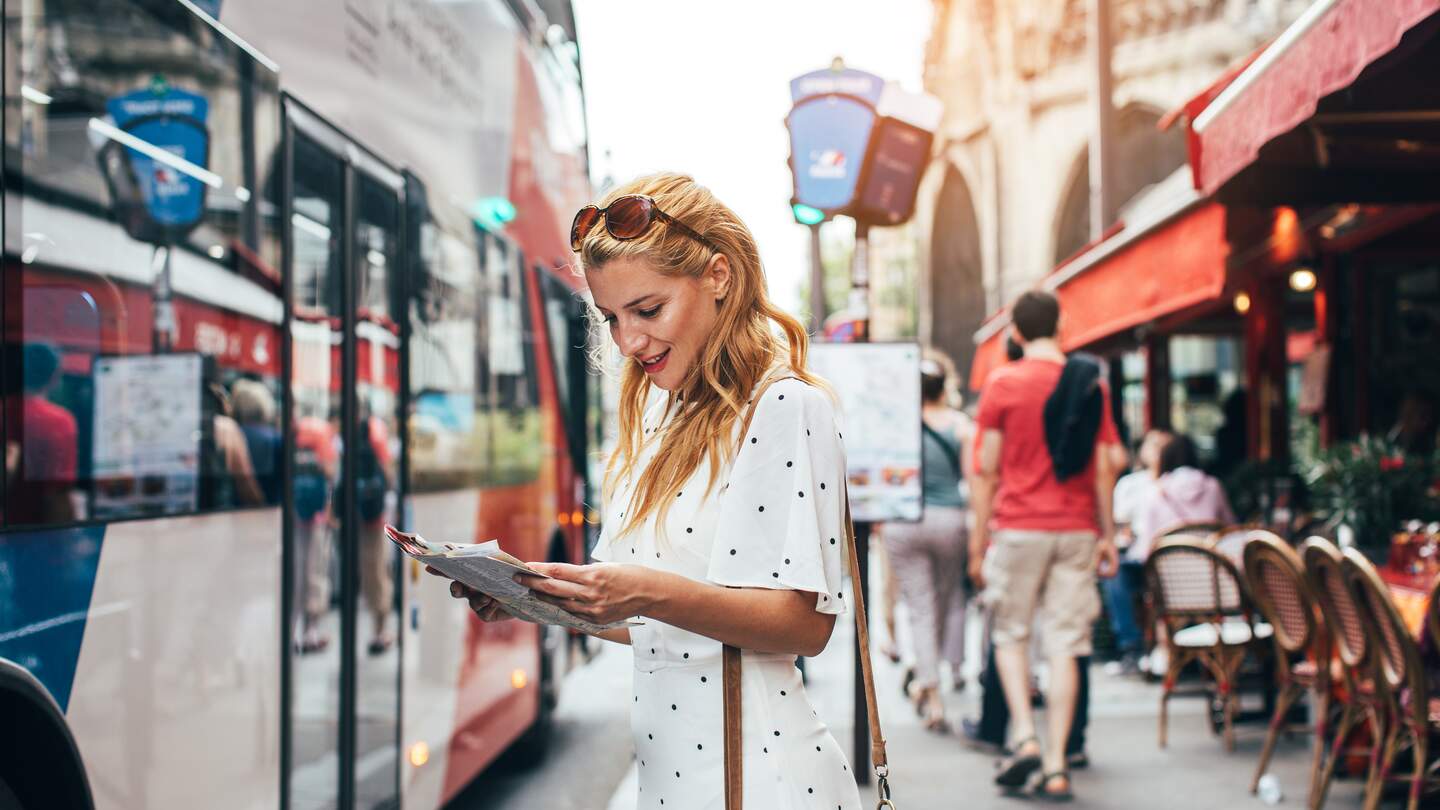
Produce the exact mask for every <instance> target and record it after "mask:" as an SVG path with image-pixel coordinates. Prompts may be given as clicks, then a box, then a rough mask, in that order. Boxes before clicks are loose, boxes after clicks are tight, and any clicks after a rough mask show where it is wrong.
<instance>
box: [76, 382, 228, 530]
mask: <svg viewBox="0 0 1440 810" xmlns="http://www.w3.org/2000/svg"><path fill="white" fill-rule="evenodd" d="M200 373H201V361H200V355H198V354H162V355H140V356H132V357H101V358H99V359H97V360H96V361H95V367H94V374H95V423H94V436H95V443H94V446H93V447H92V450H91V458H92V461H91V464H92V467H93V469H94V476H95V481H96V487H95V504H94V512H95V516H96V517H102V518H103V517H108V516H110V515H119V514H124V515H135V514H146V513H149V514H172V513H176V512H187V511H194V509H195V507H196V503H197V501H196V498H197V495H198V493H199V483H200V435H201V424H200V418H201V409H200Z"/></svg>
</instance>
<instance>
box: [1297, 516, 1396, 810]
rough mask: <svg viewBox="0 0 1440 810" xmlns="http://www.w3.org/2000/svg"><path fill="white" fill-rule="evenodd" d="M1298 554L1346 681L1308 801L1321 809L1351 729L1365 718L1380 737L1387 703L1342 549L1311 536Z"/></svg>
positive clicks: (1376, 749) (1375, 748)
mask: <svg viewBox="0 0 1440 810" xmlns="http://www.w3.org/2000/svg"><path fill="white" fill-rule="evenodd" d="M1300 558H1301V559H1302V560H1304V561H1305V575H1306V577H1307V578H1309V580H1310V589H1311V590H1312V591H1313V592H1314V593H1315V601H1316V602H1317V603H1318V604H1319V605H1320V615H1321V616H1322V617H1324V620H1325V625H1326V627H1327V628H1328V629H1329V631H1330V640H1331V642H1332V644H1333V645H1334V651H1335V655H1336V656H1337V657H1338V658H1339V659H1340V666H1341V671H1342V673H1343V678H1344V684H1345V700H1344V701H1343V702H1342V703H1341V711H1340V718H1339V721H1338V722H1337V723H1336V725H1335V735H1334V737H1333V738H1332V740H1331V742H1330V753H1329V755H1328V756H1327V757H1326V759H1325V763H1324V765H1322V766H1321V768H1320V776H1319V778H1318V779H1317V780H1316V782H1315V787H1314V790H1313V791H1312V793H1311V801H1310V805H1311V807H1312V808H1314V809H1315V810H1319V808H1320V807H1323V806H1324V804H1325V795H1326V792H1327V791H1328V790H1329V789H1330V780H1331V779H1332V778H1333V777H1334V775H1335V766H1336V764H1337V763H1339V762H1340V760H1341V758H1342V757H1344V756H1345V755H1346V754H1347V753H1348V751H1347V749H1346V748H1345V743H1346V741H1347V739H1348V738H1349V736H1350V732H1351V731H1352V730H1353V729H1354V728H1355V725H1356V724H1357V723H1359V722H1360V721H1361V720H1364V721H1366V722H1368V723H1369V724H1370V730H1371V734H1372V736H1371V739H1373V740H1382V739H1384V736H1385V727H1384V726H1385V710H1386V707H1385V705H1384V701H1382V700H1381V699H1380V696H1379V694H1378V693H1377V692H1376V686H1375V683H1376V681H1377V680H1378V678H1377V677H1376V673H1375V665H1374V655H1375V652H1374V645H1372V644H1371V643H1370V636H1369V635H1368V634H1367V632H1366V619H1365V618H1364V615H1363V614H1362V613H1361V608H1360V603H1359V601H1358V600H1356V598H1355V593H1354V591H1353V590H1352V589H1351V588H1350V586H1349V584H1348V583H1347V582H1346V578H1345V572H1344V570H1343V568H1342V562H1343V561H1344V559H1345V557H1344V555H1343V554H1341V553H1340V549H1339V548H1336V546H1335V544H1334V543H1331V542H1330V541H1328V540H1323V539H1321V538H1319V537H1312V538H1310V539H1309V540H1306V541H1305V542H1304V544H1303V545H1301V547H1300ZM1366 753H1368V754H1369V757H1370V773H1371V775H1372V776H1373V774H1374V773H1375V771H1376V768H1377V766H1378V760H1379V757H1380V746H1379V745H1372V746H1371V747H1370V748H1369V749H1368V750H1367V751H1366Z"/></svg>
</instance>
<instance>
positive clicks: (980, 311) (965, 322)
mask: <svg viewBox="0 0 1440 810" xmlns="http://www.w3.org/2000/svg"><path fill="white" fill-rule="evenodd" d="M929 306H930V342H931V343H932V344H933V345H934V346H936V347H937V348H939V349H940V350H942V351H944V352H945V353H946V354H948V355H950V357H951V358H953V359H954V361H955V368H956V370H957V371H958V372H959V373H960V380H961V387H962V389H963V388H964V387H965V383H966V382H967V381H968V380H969V379H970V364H971V362H972V361H973V360H974V358H975V339H974V335H975V330H976V329H979V328H980V323H981V322H982V321H984V320H985V276H984V272H983V268H982V265H981V260H980V225H979V223H978V221H977V220H976V217H975V202H974V200H973V199H972V198H971V196H970V187H969V186H968V185H967V184H966V183H965V178H964V177H962V176H961V174H960V172H959V170H957V169H956V168H955V167H954V166H947V167H946V169H945V179H944V181H943V183H942V185H941V187H940V194H939V197H938V198H937V199H936V201H935V221H934V223H933V224H932V227H931V231H930V304H929Z"/></svg>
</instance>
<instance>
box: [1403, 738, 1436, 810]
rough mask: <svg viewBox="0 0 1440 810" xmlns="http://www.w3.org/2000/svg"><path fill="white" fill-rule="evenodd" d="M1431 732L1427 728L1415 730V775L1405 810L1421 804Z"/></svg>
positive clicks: (1411, 809) (1410, 809) (1412, 777)
mask: <svg viewBox="0 0 1440 810" xmlns="http://www.w3.org/2000/svg"><path fill="white" fill-rule="evenodd" d="M1429 732H1430V730H1429V729H1427V728H1420V729H1417V730H1416V732H1415V751H1414V755H1415V775H1414V776H1411V777H1410V801H1409V803H1408V804H1406V806H1405V810H1416V808H1418V807H1419V806H1420V792H1421V789H1422V788H1423V787H1424V786H1425V772H1426V769H1427V766H1428V765H1429V761H1430V759H1429V754H1430V750H1429V749H1430V740H1429V739H1428V737H1429Z"/></svg>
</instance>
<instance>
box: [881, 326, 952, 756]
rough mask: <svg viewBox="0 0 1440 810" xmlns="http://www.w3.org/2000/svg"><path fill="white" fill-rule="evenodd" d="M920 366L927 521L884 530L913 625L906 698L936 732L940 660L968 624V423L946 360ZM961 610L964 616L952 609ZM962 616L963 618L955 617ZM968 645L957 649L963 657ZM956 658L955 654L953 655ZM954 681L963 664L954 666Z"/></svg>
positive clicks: (940, 719) (940, 709)
mask: <svg viewBox="0 0 1440 810" xmlns="http://www.w3.org/2000/svg"><path fill="white" fill-rule="evenodd" d="M926 355H927V356H926V357H925V359H924V360H922V361H921V363H920V393H921V396H922V398H923V404H922V407H921V412H920V417H921V420H920V426H921V469H922V470H923V475H922V493H923V500H924V506H925V509H924V514H923V517H922V518H921V520H920V522H919V523H890V524H886V526H885V532H884V534H885V550H886V553H887V554H888V555H889V560H890V563H891V565H892V566H893V568H894V573H895V580H896V586H897V592H898V593H899V594H901V597H900V598H901V599H903V600H904V602H905V607H906V614H907V615H908V617H909V619H910V640H911V642H910V643H911V646H912V648H913V653H914V657H915V667H914V677H913V679H911V681H910V684H909V687H908V690H907V691H908V692H909V697H910V700H911V702H912V703H913V704H914V705H915V711H916V713H917V714H919V715H920V717H921V718H923V720H924V723H925V727H926V728H927V729H929V730H931V731H937V732H946V731H949V723H948V722H947V721H946V718H945V702H944V700H943V699H942V698H941V697H940V666H939V664H940V660H941V658H942V656H943V654H944V653H945V646H946V643H947V641H948V642H950V643H951V644H952V645H954V644H955V641H954V633H955V631H957V630H959V629H960V628H956V627H955V626H954V623H956V622H958V623H960V624H961V625H962V626H963V624H964V622H965V611H964V605H965V600H966V594H965V591H966V590H967V588H966V583H965V576H966V574H965V569H966V552H967V543H968V540H967V537H966V528H965V521H966V509H965V506H966V504H965V498H964V495H963V493H962V491H961V482H962V481H963V480H964V478H965V469H964V468H965V466H966V464H965V462H964V461H963V459H965V458H967V457H968V453H966V449H967V448H969V446H970V438H971V423H970V419H969V417H967V416H965V414H964V413H962V412H960V411H958V410H956V409H954V408H952V407H950V405H949V403H948V402H947V401H946V390H947V382H948V380H949V375H947V373H946V369H945V363H944V361H943V360H942V357H943V355H941V354H940V353H939V352H938V351H935V350H934V349H930V350H927V351H926ZM957 602H958V603H959V606H960V607H959V610H958V611H956V610H955V609H954V605H955V604H956V603H957ZM957 613H958V615H956V614H957ZM963 639H964V637H963V635H962V636H960V642H959V646H960V648H961V649H962V650H963V646H964V640H963ZM951 654H952V655H954V653H953V652H952V653H951ZM950 663H951V666H952V668H953V672H954V675H955V677H957V678H958V677H959V676H960V664H962V663H963V660H955V659H954V658H951V660H950Z"/></svg>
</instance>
